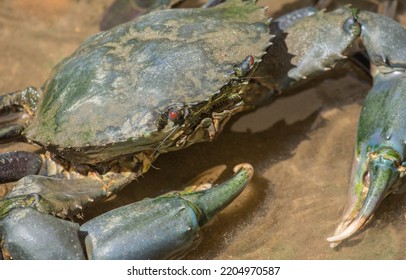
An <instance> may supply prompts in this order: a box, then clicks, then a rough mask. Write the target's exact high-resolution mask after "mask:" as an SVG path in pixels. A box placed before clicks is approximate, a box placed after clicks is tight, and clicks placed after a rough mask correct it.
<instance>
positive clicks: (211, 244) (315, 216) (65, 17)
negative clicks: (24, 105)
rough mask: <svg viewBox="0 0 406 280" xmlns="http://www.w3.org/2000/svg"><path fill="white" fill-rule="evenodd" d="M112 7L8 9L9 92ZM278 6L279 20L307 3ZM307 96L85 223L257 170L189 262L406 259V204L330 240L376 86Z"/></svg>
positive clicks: (314, 90) (340, 81)
mask: <svg viewBox="0 0 406 280" xmlns="http://www.w3.org/2000/svg"><path fill="white" fill-rule="evenodd" d="M111 2H112V1H111V0H109V1H107V0H103V1H93V2H92V1H74V0H71V1H69V0H59V1H52V0H46V1H44V0H42V1H31V0H26V1H23V0H14V1H0V38H2V40H1V43H0V53H1V56H0V62H1V63H0V92H10V91H14V90H17V89H21V88H24V87H26V86H27V85H33V86H40V85H41V84H42V83H43V82H44V81H45V79H46V77H47V76H48V74H49V72H50V70H51V69H52V67H53V66H54V65H55V64H56V63H57V62H58V61H60V60H61V59H62V58H63V57H65V56H67V55H68V54H70V53H71V52H72V51H73V50H74V49H75V48H76V47H77V46H78V45H79V44H80V42H82V41H83V39H84V38H86V37H87V36H89V35H90V34H93V33H95V32H97V31H98V25H99V21H100V19H101V16H102V14H103V12H104V10H105V9H106V8H107V7H108V5H109V4H110V3H111ZM261 2H262V3H264V2H269V1H261ZM273 2H275V3H274V5H273V6H271V8H270V9H269V13H270V14H274V13H276V14H277V13H282V12H281V10H286V9H291V8H292V7H294V6H295V5H297V2H298V1H272V3H273ZM308 2H310V1H300V4H299V5H301V6H303V5H305V4H306V3H308ZM306 88H307V89H303V90H302V91H300V92H297V93H296V94H292V95H289V96H288V97H284V98H280V99H279V100H277V101H276V102H274V103H273V104H272V105H270V106H267V107H264V108H260V109H258V110H257V111H255V112H250V113H246V114H244V115H241V116H237V117H235V118H233V119H232V120H231V121H230V123H229V125H228V126H227V127H226V128H225V131H224V132H223V133H222V134H221V135H220V136H219V137H218V139H216V140H215V141H214V142H212V143H201V144H196V145H194V146H191V147H189V148H187V149H185V150H183V151H179V152H175V153H168V154H165V155H162V156H161V157H160V158H159V159H158V160H157V161H156V162H155V163H154V167H155V168H151V170H150V171H149V172H148V173H146V174H145V176H144V177H142V178H140V179H139V180H138V182H134V183H132V184H131V185H129V186H127V187H126V188H125V189H124V191H122V192H121V193H119V194H118V195H117V196H116V197H114V199H109V200H107V201H106V202H104V203H102V204H99V205H97V206H96V207H94V208H92V209H90V210H89V211H87V212H85V218H86V219H90V218H91V217H93V216H95V215H97V214H99V213H101V212H103V211H106V210H107V209H111V208H114V207H116V206H117V205H123V204H127V203H130V202H133V201H135V200H138V199H142V198H143V197H152V196H156V195H159V194H162V193H165V192H167V191H170V190H174V189H180V188H182V186H183V185H184V183H185V182H188V181H189V180H191V179H192V178H193V177H194V176H196V175H197V174H199V173H201V172H203V171H204V170H206V169H208V168H210V167H212V166H215V165H218V164H227V165H228V166H229V167H232V166H234V165H235V164H238V163H241V162H249V163H251V164H252V165H253V166H254V167H255V169H256V174H255V177H254V179H253V181H252V183H251V184H250V185H249V186H248V187H247V189H246V190H245V191H244V192H243V193H242V195H241V196H240V197H239V198H238V199H237V200H236V201H235V202H234V203H233V204H232V205H230V206H229V207H228V208H227V209H225V210H224V211H223V212H222V213H221V214H220V215H218V216H217V217H216V218H215V220H214V221H213V222H212V223H211V224H210V225H208V226H206V227H205V228H204V229H203V230H202V235H203V237H204V238H203V241H202V243H201V244H200V245H199V246H198V248H197V249H196V250H194V251H192V252H191V253H190V254H189V255H188V256H187V258H189V259H406V242H404V241H403V238H402V237H403V236H404V235H405V234H406V222H405V214H406V196H405V195H397V196H390V197H389V198H387V199H386V200H385V201H384V203H383V205H382V206H381V207H380V209H379V210H378V211H377V213H376V217H375V219H374V220H373V221H372V222H371V224H370V225H369V226H368V227H367V228H366V230H364V231H362V232H361V233H360V234H359V235H357V236H356V237H354V238H352V239H350V240H349V241H348V242H344V243H343V244H342V245H341V246H339V247H338V248H336V249H331V248H330V247H329V246H328V243H327V241H326V240H325V239H326V238H327V237H328V236H330V235H331V234H332V233H333V232H334V229H335V227H336V225H337V223H338V221H339V219H340V215H341V211H342V209H343V207H344V205H345V202H346V195H347V184H348V178H349V170H350V165H351V161H352V152H353V143H354V139H355V133H356V124H357V119H358V114H359V111H360V106H361V104H362V100H363V98H364V96H365V94H366V93H367V91H368V88H369V82H368V81H360V80H359V78H358V77H357V76H356V75H355V74H354V73H353V72H350V73H349V74H346V75H343V73H342V72H340V73H336V74H332V75H329V78H328V79H327V80H324V81H316V82H314V83H312V84H311V85H308V86H307V87H306ZM5 148H7V149H14V148H10V147H2V149H5ZM230 173H231V171H229V173H228V174H230Z"/></svg>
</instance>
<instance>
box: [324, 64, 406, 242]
mask: <svg viewBox="0 0 406 280" xmlns="http://www.w3.org/2000/svg"><path fill="white" fill-rule="evenodd" d="M405 98H406V75H405V74H404V73H402V72H398V71H393V72H392V73H385V74H383V73H378V74H377V76H375V79H374V86H373V88H372V89H371V91H370V93H369V94H368V96H367V98H366V100H365V103H364V106H363V109H362V112H361V116H360V120H359V125H358V135H357V142H356V147H355V157H354V163H353V168H352V175H351V181H350V189H349V198H348V202H347V207H346V210H345V212H344V215H343V217H342V220H341V222H340V224H339V226H338V227H337V229H336V231H335V233H334V236H332V237H329V238H328V239H327V240H328V241H329V242H331V245H332V247H334V246H335V245H337V244H338V242H340V241H342V240H344V239H346V238H348V237H350V236H352V235H353V234H354V233H356V232H357V231H358V230H359V229H360V228H361V227H362V226H364V225H365V224H366V223H367V222H368V221H369V219H370V218H371V217H372V215H373V213H374V211H375V210H376V208H377V207H378V206H379V204H380V202H381V201H382V200H383V199H384V198H385V197H386V196H387V195H388V194H390V193H392V192H396V191H398V190H399V187H400V186H401V185H402V183H403V178H404V176H403V175H404V173H405V167H404V166H406V164H405V150H406V149H405V146H406V134H405V131H406V104H405V102H404V100H405Z"/></svg>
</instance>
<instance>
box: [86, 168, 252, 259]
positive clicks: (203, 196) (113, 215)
mask: <svg viewBox="0 0 406 280" xmlns="http://www.w3.org/2000/svg"><path fill="white" fill-rule="evenodd" d="M234 171H235V172H236V174H235V175H234V176H233V177H232V178H231V179H229V180H228V181H226V182H225V183H222V184H220V185H218V186H216V187H213V188H211V189H208V190H203V191H198V192H192V193H189V192H179V193H171V194H167V195H163V196H160V197H156V198H152V199H144V200H142V201H140V202H136V203H133V204H130V205H127V206H123V207H120V208H117V209H114V210H112V211H110V212H108V213H105V214H103V215H101V216H99V217H97V218H95V219H93V220H91V221H89V222H87V223H85V224H83V225H82V226H81V228H80V230H81V232H82V233H83V234H85V235H86V238H85V245H86V251H87V254H88V257H89V259H168V258H179V257H181V256H183V255H184V254H185V253H187V252H188V251H189V250H190V249H191V248H193V245H196V241H197V239H198V229H199V228H200V227H201V226H203V225H204V224H205V223H206V222H207V221H208V220H209V219H210V218H211V217H213V216H214V215H215V214H216V213H218V212H219V211H221V210H222V209H223V208H224V207H226V206H227V205H228V204H229V203H231V202H232V201H233V200H234V198H236V197H237V196H238V194H239V193H241V191H242V190H243V189H244V187H245V186H246V185H247V184H248V182H249V181H250V179H251V177H252V175H253V168H252V166H251V165H249V164H241V165H238V166H236V167H235V169H234Z"/></svg>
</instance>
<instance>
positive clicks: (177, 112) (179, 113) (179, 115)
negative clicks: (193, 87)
mask: <svg viewBox="0 0 406 280" xmlns="http://www.w3.org/2000/svg"><path fill="white" fill-rule="evenodd" d="M184 117H185V111H184V110H183V109H179V108H171V109H169V110H168V119H169V120H170V121H172V122H173V123H174V124H179V123H180V122H182V121H183V118H184Z"/></svg>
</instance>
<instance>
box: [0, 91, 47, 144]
mask: <svg viewBox="0 0 406 280" xmlns="http://www.w3.org/2000/svg"><path fill="white" fill-rule="evenodd" d="M41 96H42V91H41V90H40V89H36V88H34V87H27V88H26V89H24V90H20V91H16V92H11V93H8V94H4V95H1V96H0V113H1V115H0V141H1V140H7V139H10V138H14V137H17V136H20V134H21V132H22V131H23V130H24V128H25V127H26V126H27V125H28V124H29V123H30V120H31V119H32V117H33V115H34V114H35V111H36V110H37V106H38V103H39V101H40V98H41Z"/></svg>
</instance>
